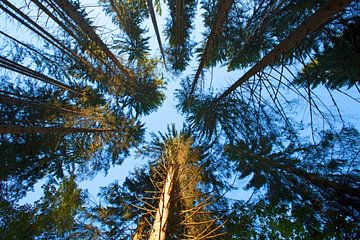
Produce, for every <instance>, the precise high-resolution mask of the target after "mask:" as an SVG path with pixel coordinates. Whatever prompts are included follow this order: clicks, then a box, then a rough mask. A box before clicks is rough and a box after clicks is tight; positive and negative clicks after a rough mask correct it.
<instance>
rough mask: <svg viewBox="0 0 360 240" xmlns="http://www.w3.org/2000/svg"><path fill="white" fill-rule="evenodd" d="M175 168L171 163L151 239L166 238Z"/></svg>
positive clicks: (162, 239) (160, 239)
mask: <svg viewBox="0 0 360 240" xmlns="http://www.w3.org/2000/svg"><path fill="white" fill-rule="evenodd" d="M174 176H175V168H174V166H172V165H170V167H169V169H168V171H167V174H166V180H165V183H164V187H163V190H162V192H161V196H160V201H159V207H158V209H157V211H156V215H155V219H154V224H153V228H152V230H151V234H150V237H149V240H165V239H166V227H167V222H168V217H169V211H170V199H171V192H172V189H173V184H174Z"/></svg>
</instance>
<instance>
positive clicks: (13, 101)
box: [0, 94, 91, 117]
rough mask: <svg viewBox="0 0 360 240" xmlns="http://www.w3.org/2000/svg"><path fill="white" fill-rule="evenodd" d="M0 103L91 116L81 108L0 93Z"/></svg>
mask: <svg viewBox="0 0 360 240" xmlns="http://www.w3.org/2000/svg"><path fill="white" fill-rule="evenodd" d="M0 103H5V104H8V105H17V106H29V107H34V108H40V109H46V110H51V111H54V112H58V113H64V114H71V115H79V116H84V117H89V116H91V114H89V113H86V112H85V111H83V110H79V109H69V108H64V107H61V106H55V105H53V104H51V103H46V102H45V103H44V102H39V101H36V100H26V99H20V98H14V97H11V96H6V95H3V94H0Z"/></svg>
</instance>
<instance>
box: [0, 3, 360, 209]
mask: <svg viewBox="0 0 360 240" xmlns="http://www.w3.org/2000/svg"><path fill="white" fill-rule="evenodd" d="M81 2H82V5H84V6H87V8H86V10H87V12H88V13H89V14H90V16H91V17H92V18H93V19H94V20H95V21H94V24H95V25H96V26H101V27H105V28H99V29H98V30H99V31H98V33H99V35H100V36H101V37H102V38H103V39H104V40H105V42H106V41H107V40H109V39H110V38H109V37H106V36H109V35H107V34H106V33H107V32H110V30H111V29H115V28H116V27H115V26H113V25H112V23H111V18H110V17H108V16H105V15H104V13H103V12H102V8H101V7H96V6H98V3H97V2H98V1H97V0H83V1H81ZM161 2H162V1H161ZM94 6H95V7H94ZM162 11H163V14H162V16H161V17H160V16H157V21H158V25H159V28H160V32H161V33H162V31H163V25H164V23H165V21H166V20H165V19H166V16H167V7H166V6H165V5H164V6H163V8H162ZM197 14H198V16H199V15H200V14H201V11H200V12H199V11H198V13H197ZM0 21H1V22H4V21H5V20H4V19H3V18H0ZM4 23H5V24H4V25H3V27H7V28H11V23H6V22H4ZM144 24H145V25H146V26H147V27H148V29H149V33H148V36H150V37H151V39H150V46H151V49H152V52H151V54H152V55H153V56H157V57H159V56H160V51H159V47H158V43H157V41H156V38H155V34H154V31H153V27H152V23H151V21H150V19H149V20H147V21H146V22H145V23H144ZM203 30H204V28H203V24H202V20H201V18H200V17H196V19H195V21H194V32H193V35H192V38H193V40H194V41H195V42H199V41H201V40H202V35H201V33H202V32H203ZM17 34H21V33H20V32H17ZM32 41H36V39H34V38H32ZM162 41H163V44H164V45H165V44H166V40H165V39H164V37H162ZM197 64H198V63H197V61H196V56H195V57H194V58H193V61H192V62H191V63H190V66H189V67H188V69H187V70H186V71H185V72H184V73H183V74H181V75H179V76H175V75H172V74H171V73H168V72H166V71H165V70H164V69H163V73H164V78H165V80H166V81H167V89H166V90H165V95H166V100H165V102H164V103H163V105H162V106H161V107H160V108H159V109H158V111H156V112H154V113H151V114H150V115H149V116H146V117H144V118H143V119H142V121H143V122H144V123H145V127H146V130H147V132H146V140H147V141H149V140H150V135H149V133H151V132H155V133H156V132H158V131H160V132H165V131H166V129H167V126H168V125H169V124H175V125H176V127H177V128H178V129H180V128H181V127H182V125H183V123H184V117H183V116H181V115H180V114H179V113H178V112H177V110H176V108H175V105H176V104H177V101H176V99H175V96H174V92H175V90H176V89H178V88H180V86H179V83H180V80H181V79H182V78H183V77H185V76H187V75H193V74H194V73H195V71H196V67H197ZM242 73H243V71H233V72H231V73H229V72H227V71H226V70H225V68H214V69H213V71H208V72H207V73H206V74H205V79H206V81H205V89H207V88H209V84H210V82H211V83H212V87H214V88H218V89H224V88H226V87H227V86H229V85H230V83H232V82H234V81H235V80H237V78H239V77H240V76H241V74H242ZM210 79H213V80H212V81H210ZM316 92H317V93H318V94H319V97H320V99H321V100H322V101H324V102H326V103H327V105H329V106H331V105H333V103H332V101H331V99H330V98H329V95H328V93H327V92H326V91H325V90H324V89H321V88H320V89H318V90H317V91H316ZM349 94H350V95H352V96H353V97H355V98H358V96H359V93H358V92H357V90H356V89H352V90H350V92H349ZM293 97H294V98H296V96H290V95H289V98H293ZM334 98H335V99H336V100H337V102H338V104H339V106H341V108H342V110H343V112H344V118H346V119H350V120H352V122H353V125H355V126H356V127H358V128H359V121H358V119H359V110H358V109H359V108H358V104H356V103H355V101H354V100H351V99H350V98H347V97H344V95H343V94H340V93H336V92H335V93H334ZM331 108H333V106H332V107H331ZM296 110H297V112H296V114H294V115H296V116H297V117H296V118H297V119H298V120H299V121H303V122H307V121H308V120H309V113H308V111H309V108H308V106H307V105H306V104H304V103H302V104H299V105H298V106H297V109H296ZM317 124H318V125H319V126H321V124H322V123H321V122H318V123H317ZM305 132H306V134H309V128H307V129H305ZM145 163H146V160H144V159H141V158H137V157H136V155H135V154H134V151H133V154H132V155H131V157H129V158H127V159H125V161H124V163H123V164H122V165H121V166H116V167H113V168H111V169H110V170H109V172H108V173H107V175H106V176H105V175H104V173H102V172H100V173H98V174H97V176H96V177H95V178H93V179H91V180H87V181H84V182H82V183H81V184H80V186H81V187H82V188H84V189H87V190H88V191H89V193H90V194H91V195H92V196H94V197H95V196H96V194H97V192H98V191H99V188H100V187H101V186H106V185H108V184H109V183H111V182H113V181H115V180H118V181H120V182H122V181H123V180H124V179H125V177H126V176H127V175H128V173H129V172H131V171H132V170H133V169H134V167H136V166H141V165H143V164H145ZM43 183H44V181H40V182H39V183H38V184H37V185H36V186H35V191H34V192H30V193H29V194H28V195H27V197H26V198H24V199H23V200H22V201H21V202H22V203H25V202H33V201H34V200H36V199H38V198H39V197H40V196H41V192H42V191H41V185H42V184H43ZM245 183H246V180H241V181H238V182H237V185H239V186H242V185H244V184H245ZM239 194H240V195H241V196H240V195H239ZM249 194H250V193H249V192H244V191H239V192H237V193H233V194H232V195H233V196H234V197H237V198H246V197H247V196H249Z"/></svg>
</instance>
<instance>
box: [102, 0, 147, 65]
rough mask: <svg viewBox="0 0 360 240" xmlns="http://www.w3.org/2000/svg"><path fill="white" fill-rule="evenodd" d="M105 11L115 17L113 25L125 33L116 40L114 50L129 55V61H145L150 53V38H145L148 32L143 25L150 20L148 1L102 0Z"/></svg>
mask: <svg viewBox="0 0 360 240" xmlns="http://www.w3.org/2000/svg"><path fill="white" fill-rule="evenodd" d="M100 2H101V3H103V4H104V6H105V11H106V12H107V13H108V14H109V15H112V16H113V23H114V24H115V25H118V26H119V27H120V29H121V30H122V31H123V32H124V33H125V36H123V35H122V34H119V35H117V36H116V39H115V40H114V46H113V48H114V49H117V50H118V51H119V53H120V54H126V55H128V59H129V61H134V60H138V61H139V60H145V59H146V56H147V54H148V52H149V37H146V38H145V37H143V35H144V34H145V33H146V32H147V30H146V29H145V28H143V27H142V26H141V25H142V23H143V21H144V19H146V18H148V17H149V16H148V11H147V7H146V1H144V0H141V1H132V0H124V1H122V0H102V1H100Z"/></svg>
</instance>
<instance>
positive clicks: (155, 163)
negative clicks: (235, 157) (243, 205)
mask: <svg viewBox="0 0 360 240" xmlns="http://www.w3.org/2000/svg"><path fill="white" fill-rule="evenodd" d="M144 154H146V155H148V154H149V156H151V158H153V160H151V162H150V168H142V169H137V170H136V171H135V173H134V174H133V176H132V177H131V178H127V179H126V180H125V182H124V185H123V186H120V185H119V184H118V183H114V184H111V185H110V186H109V187H107V188H104V189H103V191H102V196H103V197H104V198H105V199H106V202H107V205H102V204H101V206H97V207H95V208H94V209H95V210H96V212H97V214H92V216H96V218H97V219H100V220H101V223H102V224H103V227H102V229H113V231H104V234H106V236H108V237H109V238H111V239H113V238H114V239H115V238H119V237H124V235H123V234H125V235H126V233H125V232H126V231H125V229H129V228H130V226H131V224H136V225H137V227H136V231H134V232H133V235H132V239H144V238H146V239H159V238H160V239H165V238H166V239H179V238H200V239H207V238H219V239H220V238H221V236H223V235H224V234H225V233H224V232H223V230H222V229H223V225H224V223H223V219H222V217H221V216H217V214H216V213H215V212H214V213H212V212H211V209H212V207H211V205H212V204H213V201H216V199H217V198H218V197H219V196H218V194H219V193H218V194H217V193H216V192H217V190H216V189H217V187H218V186H216V185H215V186H212V183H211V182H210V179H213V180H214V182H213V183H216V180H215V179H216V178H214V175H213V174H212V173H211V172H209V171H210V170H211V168H210V167H209V166H208V164H209V161H210V159H209V158H211V157H210V156H206V155H205V152H203V150H202V147H201V146H197V145H196V144H195V142H194V140H193V139H192V138H191V137H190V135H188V133H186V132H185V131H184V132H180V133H178V132H177V131H176V130H175V129H174V128H172V129H169V131H168V133H167V134H165V135H160V136H156V137H154V140H153V141H152V143H151V144H150V145H149V146H148V147H146V148H145V149H144ZM205 189H208V190H209V189H213V190H214V192H212V193H206V192H205V191H206V190H205ZM208 190H207V191H208ZM214 204H215V203H214ZM105 226H107V227H106V228H105ZM111 226H114V227H111Z"/></svg>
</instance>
